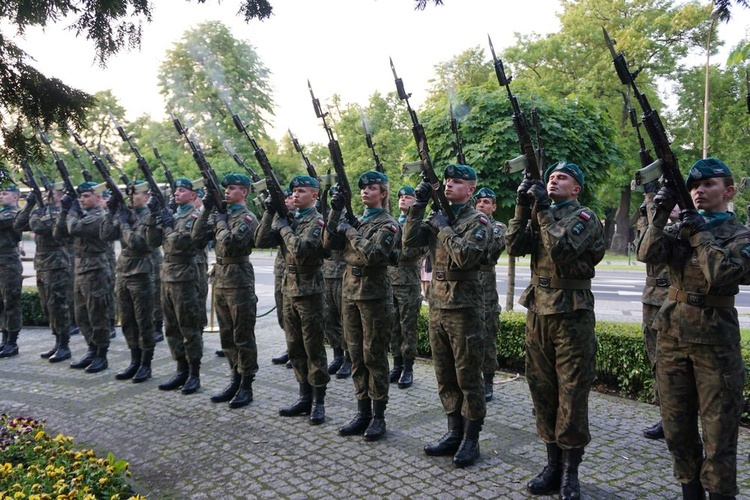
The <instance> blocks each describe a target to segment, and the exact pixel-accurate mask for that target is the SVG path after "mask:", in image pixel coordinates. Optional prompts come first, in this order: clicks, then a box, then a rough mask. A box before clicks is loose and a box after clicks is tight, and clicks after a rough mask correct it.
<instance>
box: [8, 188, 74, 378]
mask: <svg viewBox="0 0 750 500" xmlns="http://www.w3.org/2000/svg"><path fill="white" fill-rule="evenodd" d="M53 188H54V189H52V190H51V191H49V192H48V196H47V204H46V206H45V205H44V204H42V206H40V207H39V208H37V209H34V207H35V206H36V204H37V202H40V200H37V199H36V198H35V197H34V194H33V193H30V194H28V195H27V196H26V206H25V207H23V210H22V211H21V212H19V214H18V215H17V216H16V222H15V227H16V229H17V230H19V231H33V232H34V242H35V243H36V253H35V254H34V270H35V271H36V287H37V290H38V291H39V301H40V302H41V305H42V309H43V310H44V314H45V316H47V318H49V324H50V328H51V329H52V333H53V335H54V336H55V345H54V347H53V348H52V349H50V350H48V351H45V352H43V353H41V357H42V358H43V359H49V362H50V363H58V362H60V361H64V360H66V359H70V347H69V340H70V310H69V308H68V295H69V294H70V289H71V288H72V286H73V275H72V273H71V265H72V264H71V258H70V254H69V253H68V250H67V249H66V248H65V245H66V244H67V243H68V242H67V241H66V240H58V239H56V238H55V237H54V236H53V235H52V231H53V229H54V227H55V224H56V223H57V218H58V217H59V216H60V198H62V182H60V183H57V184H56V185H54V186H53Z"/></svg>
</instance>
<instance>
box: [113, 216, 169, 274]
mask: <svg viewBox="0 0 750 500" xmlns="http://www.w3.org/2000/svg"><path fill="white" fill-rule="evenodd" d="M148 220H149V211H148V208H146V207H141V208H138V209H135V210H133V215H132V218H131V219H130V220H129V221H128V222H127V223H125V224H120V221H119V220H117V219H116V218H115V215H113V214H110V213H108V214H107V215H106V216H105V217H104V222H102V227H101V229H100V232H99V236H100V237H101V238H102V239H103V240H104V241H108V242H114V241H116V240H120V245H121V246H122V249H121V251H120V256H119V257H118V258H117V266H116V268H115V269H116V271H117V275H118V276H135V275H137V274H151V273H152V272H153V259H152V258H151V252H153V250H154V249H155V248H157V247H159V246H160V245H161V243H162V240H163V239H164V230H163V229H162V228H161V227H160V226H157V227H156V228H154V230H151V231H147V229H148V226H147V223H148Z"/></svg>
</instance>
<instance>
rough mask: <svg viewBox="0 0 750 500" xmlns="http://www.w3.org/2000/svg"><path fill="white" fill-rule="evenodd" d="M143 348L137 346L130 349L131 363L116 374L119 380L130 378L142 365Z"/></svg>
mask: <svg viewBox="0 0 750 500" xmlns="http://www.w3.org/2000/svg"><path fill="white" fill-rule="evenodd" d="M141 356H142V353H141V349H140V348H138V347H136V348H135V349H131V350H130V364H129V365H128V366H127V367H126V368H125V369H124V370H123V371H121V372H119V373H117V374H115V378H116V379H117V380H130V379H131V378H133V376H134V375H135V372H137V371H138V368H140V367H141Z"/></svg>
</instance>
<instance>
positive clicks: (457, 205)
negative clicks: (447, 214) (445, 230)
mask: <svg viewBox="0 0 750 500" xmlns="http://www.w3.org/2000/svg"><path fill="white" fill-rule="evenodd" d="M465 206H466V203H451V210H453V215H458V212H460V211H461V209H462V208H464V207H465Z"/></svg>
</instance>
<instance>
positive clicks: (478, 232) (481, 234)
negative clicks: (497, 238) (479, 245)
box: [474, 228, 487, 241]
mask: <svg viewBox="0 0 750 500" xmlns="http://www.w3.org/2000/svg"><path fill="white" fill-rule="evenodd" d="M485 234H487V233H486V231H485V230H484V228H481V229H477V230H476V231H475V232H474V238H476V239H477V240H479V241H482V240H483V239H484V236H485Z"/></svg>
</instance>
